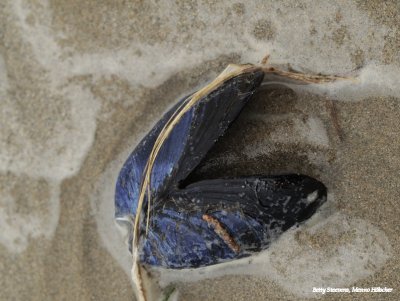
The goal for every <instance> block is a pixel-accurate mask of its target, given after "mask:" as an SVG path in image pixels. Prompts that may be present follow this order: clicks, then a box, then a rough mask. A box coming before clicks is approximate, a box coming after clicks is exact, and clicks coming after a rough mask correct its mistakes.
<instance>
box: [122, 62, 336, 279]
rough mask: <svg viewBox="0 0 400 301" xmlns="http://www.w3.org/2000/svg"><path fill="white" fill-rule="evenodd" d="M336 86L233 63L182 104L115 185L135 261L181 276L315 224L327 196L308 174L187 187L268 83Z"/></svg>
mask: <svg viewBox="0 0 400 301" xmlns="http://www.w3.org/2000/svg"><path fill="white" fill-rule="evenodd" d="M335 79H336V78H335V77H329V76H310V75H304V74H300V73H295V72H288V71H280V70H277V69H275V68H270V67H269V68H268V67H265V66H255V65H250V64H246V65H229V66H228V68H227V69H226V70H225V71H224V72H223V73H221V74H220V75H219V76H218V77H217V78H216V79H215V80H214V81H212V82H211V83H209V84H208V85H206V86H205V87H204V88H202V89H200V90H199V91H197V92H195V93H192V94H190V95H188V96H186V97H184V98H182V99H181V100H179V101H178V102H177V103H176V105H175V106H173V108H172V109H170V110H169V111H168V112H167V113H166V114H165V115H164V116H163V117H162V118H161V120H160V121H158V122H157V124H156V125H155V126H154V127H153V129H152V130H151V131H150V132H149V133H148V135H147V136H145V137H144V138H143V140H142V141H141V142H140V143H139V144H138V146H137V147H136V149H135V150H134V151H133V152H132V153H131V155H130V156H129V157H128V159H127V160H126V162H125V164H124V165H123V167H122V169H121V171H120V174H119V177H118V180H117V184H116V193H115V218H116V220H117V222H118V223H121V224H125V225H128V227H129V229H130V230H131V232H130V250H131V252H132V253H133V254H134V258H135V260H136V261H137V263H138V264H140V265H151V266H161V267H164V268H172V269H182V268H196V267H201V266H207V265H213V264H218V263H221V262H224V261H229V260H234V259H237V258H242V257H245V256H249V255H251V254H254V253H255V252H259V251H261V250H263V249H266V248H268V246H269V245H270V244H271V242H272V241H273V240H275V239H276V238H277V237H279V235H280V234H282V233H283V232H284V231H286V230H287V229H289V228H291V227H293V226H295V225H297V224H299V223H301V222H303V221H305V220H306V219H308V218H309V217H310V216H312V215H313V214H314V213H315V211H316V210H317V209H318V208H319V207H320V206H321V205H322V204H323V203H324V202H325V201H326V196H327V189H326V187H325V186H324V184H322V183H321V182H320V181H318V180H316V179H313V178H311V177H309V176H306V175H300V174H286V175H277V176H266V175H255V176H248V177H238V178H229V177H226V178H223V179H204V180H201V181H199V182H195V183H187V182H186V181H185V179H187V178H188V176H189V174H190V173H191V172H192V171H193V170H194V169H195V167H196V166H197V165H198V164H199V163H200V162H201V160H202V159H203V158H204V157H205V155H206V154H207V152H208V151H209V150H210V149H211V148H212V147H213V145H214V144H215V142H216V141H217V140H218V138H219V137H220V136H222V135H223V134H224V132H225V131H226V130H227V128H228V127H229V125H230V124H231V123H232V122H233V121H234V120H235V118H236V117H237V116H238V115H239V114H240V111H241V110H242V108H243V107H244V106H245V105H246V103H247V102H248V101H250V99H251V98H252V96H253V95H254V93H255V92H256V91H257V90H258V89H260V86H261V84H262V83H263V82H266V81H268V80H274V81H276V80H278V81H289V82H294V83H300V84H303V83H319V82H329V81H333V80H335ZM266 174H267V173H266ZM134 265H135V262H134ZM133 270H135V269H133ZM139 276H140V275H139Z"/></svg>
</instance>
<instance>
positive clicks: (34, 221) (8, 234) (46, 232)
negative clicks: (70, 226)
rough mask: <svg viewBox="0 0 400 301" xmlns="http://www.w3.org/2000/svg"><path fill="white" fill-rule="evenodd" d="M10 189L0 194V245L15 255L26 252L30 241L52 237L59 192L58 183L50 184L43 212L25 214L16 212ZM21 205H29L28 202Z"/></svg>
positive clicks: (26, 200) (34, 211)
mask: <svg viewBox="0 0 400 301" xmlns="http://www.w3.org/2000/svg"><path fill="white" fill-rule="evenodd" d="M11 189H12V187H7V188H6V189H3V190H1V191H0V244H1V245H3V246H4V247H5V248H6V249H7V250H8V251H9V252H10V253H14V254H15V253H21V252H23V251H25V249H26V248H27V246H28V244H29V242H30V241H31V240H32V239H37V238H46V239H50V238H51V237H52V236H53V234H54V231H55V229H56V227H57V224H58V218H59V210H60V208H59V194H60V191H59V183H50V184H49V198H48V200H47V201H46V209H47V210H46V212H45V213H43V212H38V211H36V210H32V211H30V212H29V214H24V213H19V212H18V208H17V205H16V200H15V199H14V197H13V196H12V193H11ZM23 201H24V202H26V203H28V202H30V200H28V199H25V200H23ZM28 207H29V206H28ZM39 209H40V208H39Z"/></svg>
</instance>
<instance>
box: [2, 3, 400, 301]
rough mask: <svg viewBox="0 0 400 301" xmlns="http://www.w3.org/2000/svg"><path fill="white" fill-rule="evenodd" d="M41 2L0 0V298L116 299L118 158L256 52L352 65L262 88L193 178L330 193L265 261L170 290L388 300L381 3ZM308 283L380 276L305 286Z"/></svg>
mask: <svg viewBox="0 0 400 301" xmlns="http://www.w3.org/2000/svg"><path fill="white" fill-rule="evenodd" d="M44 3H45V4H40V3H36V2H28V1H6V0H0V230H1V231H0V275H1V276H0V287H1V288H2V289H1V292H0V299H1V300H12V299H15V300H133V298H134V296H133V290H132V286H131V283H130V277H129V270H130V266H129V264H130V263H129V255H128V254H127V252H126V251H127V249H126V248H125V246H124V244H123V242H122V238H121V237H120V236H118V235H119V233H118V232H117V230H116V229H115V227H114V225H113V224H112V214H113V212H112V210H113V204H112V203H113V199H112V193H113V191H112V189H113V185H114V182H115V176H116V173H117V172H118V168H120V166H121V164H122V163H123V160H124V159H125V158H126V156H127V155H128V154H129V152H130V151H131V150H132V149H133V147H134V146H135V145H136V144H137V143H138V141H139V140H140V139H141V138H142V137H143V135H144V134H145V133H146V132H147V131H148V130H149V129H150V128H151V127H152V125H153V124H154V122H155V121H157V120H158V119H159V118H160V116H161V115H162V114H163V112H165V111H166V110H167V109H168V108H169V107H170V106H171V105H173V103H174V101H175V100H176V99H177V98H179V97H180V96H182V95H184V94H187V93H188V92H191V91H193V90H194V89H196V88H198V87H199V86H201V85H203V84H205V83H206V82H207V81H209V80H210V79H212V78H213V77H214V76H215V75H216V74H218V73H219V72H220V71H222V70H223V69H224V67H225V66H226V65H227V64H229V63H244V62H252V63H257V62H259V61H260V60H261V58H262V57H263V56H264V55H265V53H270V54H271V64H277V65H284V66H287V65H286V64H290V65H291V67H293V68H295V69H299V70H303V71H309V72H315V73H319V72H322V73H326V74H342V75H343V74H348V75H353V76H356V75H357V73H358V72H361V74H364V77H363V78H364V79H365V81H363V84H362V85H360V86H359V87H358V86H356V88H352V89H350V88H346V87H345V88H346V89H347V90H346V89H345V88H344V90H346V91H347V92H346V93H344V94H340V93H339V94H340V95H336V94H337V93H338V91H337V90H338V89H339V88H340V86H339V87H336V86H335V87H333V88H332V89H331V90H329V89H328V90H323V89H320V90H319V88H315V89H311V88H304V89H299V88H295V87H290V88H288V87H284V86H278V85H275V86H269V87H266V88H264V89H263V90H262V91H260V92H259V93H257V95H256V97H255V98H254V99H253V101H252V102H251V103H250V104H249V105H248V106H247V107H246V108H245V110H244V111H243V112H242V114H241V115H240V117H239V119H238V120H237V121H236V122H235V124H234V125H233V126H232V128H230V130H229V131H228V133H227V134H226V136H225V137H224V138H223V139H221V140H220V141H219V142H218V144H217V145H216V147H215V148H214V149H213V150H212V151H211V152H210V154H209V155H208V156H207V158H206V160H205V161H204V162H203V163H202V164H201V166H199V168H198V169H197V170H196V172H195V174H193V175H192V178H193V179H199V178H202V177H217V176H220V175H230V176H235V175H245V174H265V173H267V174H276V173H285V172H299V173H304V174H308V175H311V176H314V177H316V178H318V179H320V180H322V181H323V182H324V183H325V184H326V185H327V187H328V189H329V193H330V199H329V202H328V203H329V204H327V205H328V206H327V207H326V208H325V209H324V210H323V212H322V213H321V215H320V217H319V219H318V220H316V221H315V223H314V224H307V225H304V227H301V228H299V229H298V230H297V231H296V232H293V233H289V234H288V235H286V236H285V237H284V238H283V239H282V240H281V241H278V242H276V246H275V247H274V249H273V250H272V251H271V252H270V253H268V258H269V260H270V263H269V265H268V268H269V269H270V270H267V271H264V274H262V273H260V272H259V271H258V272H257V273H253V272H252V271H247V272H248V274H251V275H237V274H235V275H225V276H220V272H217V271H216V272H215V275H213V273H214V271H211V272H210V275H209V276H210V278H211V277H216V276H218V277H216V278H212V279H205V280H199V281H195V282H193V283H176V284H174V285H176V286H177V288H178V290H179V292H180V299H179V300H248V299H249V298H250V297H251V299H252V300H278V299H279V300H308V299H309V298H317V297H321V299H323V300H352V299H356V300H381V299H382V300H399V299H400V293H399V290H398V286H399V285H398V284H399V283H400V279H399V275H400V258H399V256H398V254H399V253H400V240H399V235H398V233H399V231H400V222H399V219H398V217H399V216H400V209H399V206H398V205H399V204H398V203H399V200H398V196H399V195H400V180H399V178H398V173H399V170H400V156H399V153H400V138H399V137H400V123H399V120H400V93H399V88H398V87H397V85H396V82H397V81H396V79H398V78H399V77H400V65H399V63H398V62H399V59H400V53H399V46H400V27H399V24H400V19H399V16H400V14H399V13H400V7H399V4H398V3H397V2H396V1H393V2H391V1H388V2H385V4H382V3H381V1H355V2H351V1H348V2H342V1H337V2H332V1H320V2H319V3H318V4H316V3H312V2H309V1H301V2H297V4H296V5H293V4H290V3H289V2H283V3H275V2H273V1H267V2H265V1H264V2H262V3H261V2H260V3H259V2H258V1H254V2H250V3H247V2H243V3H239V2H237V3H233V4H232V3H230V2H224V1H223V2H218V3H216V2H213V1H204V2H185V1H177V2H175V3H173V4H170V3H166V2H165V3H164V2H162V3H158V4H156V3H152V2H141V1H137V2H135V1H133V2H129V3H126V2H119V1H117V2H109V1H97V2H96V3H95V2H90V1H49V2H44ZM369 66H375V67H374V68H370V69H368V68H369ZM362 70H369V71H368V72H364V73H362V72H363V71H362ZM374 70H377V71H376V72H377V73H376V76H375V77H374V74H375V73H374V72H373V71H374ZM387 70H389V71H390V72H387ZM379 72H380V73H379ZM387 74H389V75H390V76H388V75H387ZM396 76H397V77H396ZM390 79H392V80H393V81H394V84H392V83H391V81H390ZM374 80H375V81H376V83H377V84H376V86H375V85H374V83H375V82H374ZM357 87H358V88H357ZM357 89H359V90H357ZM350 90H351V91H350ZM324 91H325V92H324ZM332 91H333V92H332ZM349 91H350V92H349ZM339 92H340V91H339ZM335 93H336V94H335ZM355 95H362V97H356V96H355ZM324 220H325V221H328V222H327V223H326V224H324ZM318 225H319V226H320V227H318ZM313 259H315V260H313ZM307 260H309V261H307ZM249 268H250V269H251V267H250V266H249ZM342 271H345V272H343V274H342ZM307 279H308V280H307ZM313 279H317V280H313ZM313 281H315V283H316V284H321V285H325V286H329V285H330V286H332V287H335V284H336V285H340V287H350V288H351V287H352V286H358V287H364V288H365V287H373V286H381V287H384V286H386V287H391V288H393V289H394V290H393V292H392V293H386V294H384V293H380V294H376V293H357V294H346V293H335V294H326V295H324V296H322V295H321V294H318V293H310V292H309V291H311V290H312V286H313V283H314V282H313Z"/></svg>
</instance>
